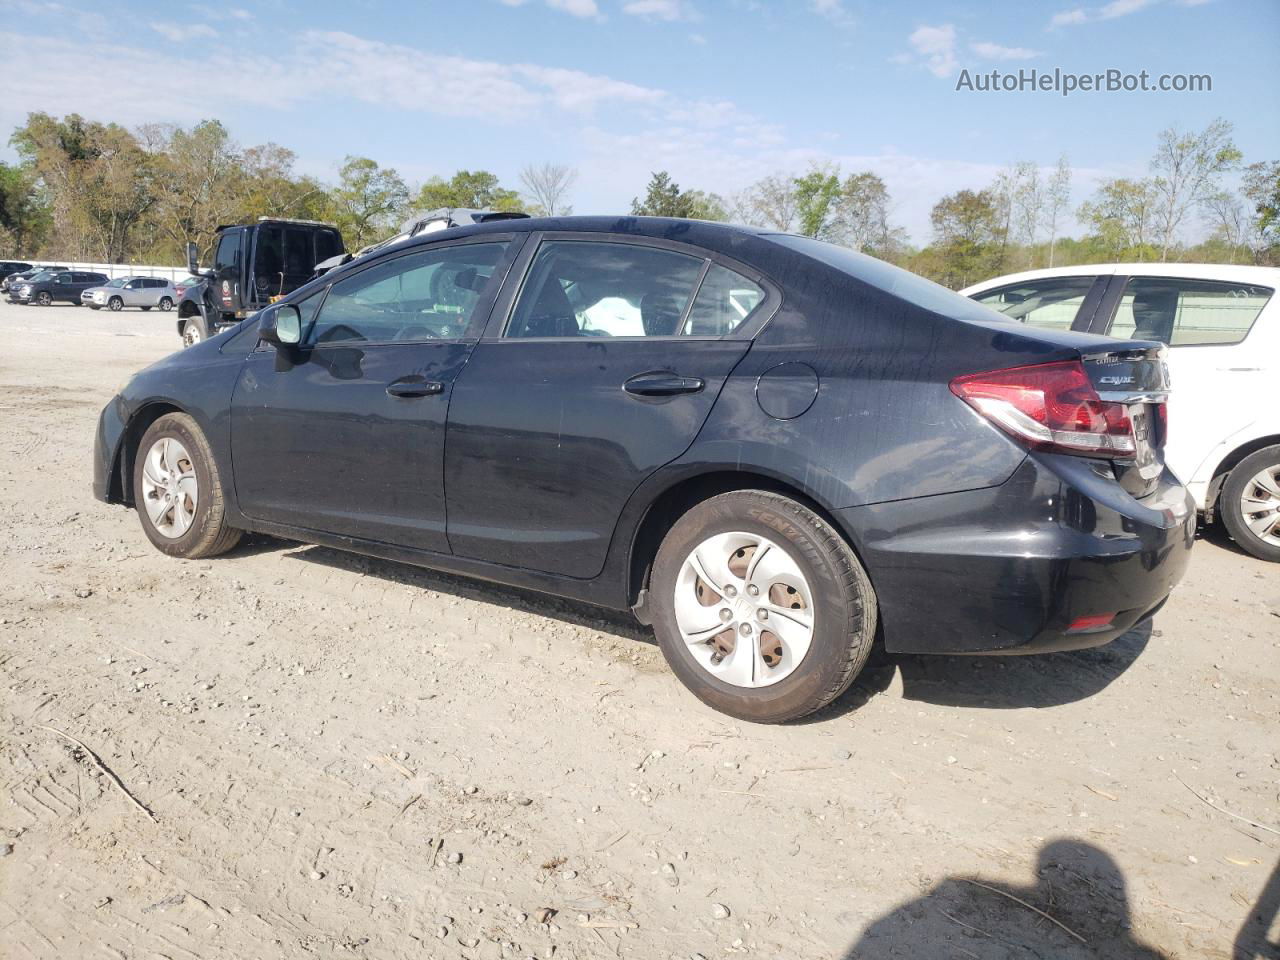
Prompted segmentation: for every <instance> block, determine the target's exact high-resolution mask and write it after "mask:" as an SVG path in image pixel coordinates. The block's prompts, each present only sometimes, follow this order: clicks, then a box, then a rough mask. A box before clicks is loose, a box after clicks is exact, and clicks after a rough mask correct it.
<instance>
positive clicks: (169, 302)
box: [146, 297, 173, 313]
mask: <svg viewBox="0 0 1280 960" xmlns="http://www.w3.org/2000/svg"><path fill="white" fill-rule="evenodd" d="M158 306H159V307H160V309H161V310H163V311H164V312H165V313H168V312H169V311H170V310H172V309H173V298H172V297H161V298H160V303H159V304H158ZM146 309H148V310H149V309H151V308H150V307H147V308H146Z"/></svg>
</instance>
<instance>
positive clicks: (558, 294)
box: [506, 240, 705, 337]
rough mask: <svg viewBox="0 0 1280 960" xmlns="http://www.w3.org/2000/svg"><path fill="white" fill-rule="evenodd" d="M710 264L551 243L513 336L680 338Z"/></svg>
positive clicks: (520, 306) (623, 246) (641, 250)
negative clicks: (695, 291)
mask: <svg viewBox="0 0 1280 960" xmlns="http://www.w3.org/2000/svg"><path fill="white" fill-rule="evenodd" d="M704 263H705V261H704V260H702V259H700V258H698V257H691V256H688V255H687V254H683V253H673V252H671V251H669V250H660V249H658V248H655V247H648V246H640V245H639V244H628V243H610V242H597V241H584V240H549V241H547V242H545V243H543V244H542V245H541V246H540V247H539V248H538V253H537V255H536V256H535V257H534V260H533V264H532V266H531V267H530V268H529V278H528V280H527V281H526V282H525V285H524V288H523V289H522V290H521V292H520V299H519V300H518V301H517V302H516V308H515V312H514V313H513V314H512V316H511V322H510V323H509V324H508V326H507V333H506V335H507V336H508V337H674V336H679V335H680V329H681V326H682V324H681V321H682V320H683V319H684V316H685V311H686V309H687V308H688V306H689V301H690V298H692V296H693V293H694V287H695V286H696V285H697V282H698V277H699V276H701V274H702V267H703V264H704Z"/></svg>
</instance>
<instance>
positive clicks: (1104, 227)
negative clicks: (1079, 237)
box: [1076, 178, 1161, 260]
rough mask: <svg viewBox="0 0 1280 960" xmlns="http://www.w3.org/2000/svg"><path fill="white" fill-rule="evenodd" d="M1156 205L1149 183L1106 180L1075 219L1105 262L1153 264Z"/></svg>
mask: <svg viewBox="0 0 1280 960" xmlns="http://www.w3.org/2000/svg"><path fill="white" fill-rule="evenodd" d="M1160 203H1161V199H1160V196H1159V194H1158V192H1157V190H1156V187H1155V185H1154V184H1153V183H1152V182H1151V181H1150V180H1127V179H1124V178H1119V179H1115V180H1106V181H1104V182H1103V183H1102V184H1100V185H1099V187H1098V190H1097V192H1096V193H1095V194H1094V195H1093V199H1091V200H1089V201H1087V202H1086V203H1084V204H1082V205H1081V206H1080V209H1079V210H1078V211H1077V212H1076V217H1077V219H1079V221H1080V222H1081V223H1083V224H1085V225H1087V227H1088V228H1089V230H1090V238H1091V239H1092V240H1093V242H1094V243H1095V244H1096V245H1097V246H1098V248H1099V249H1100V250H1102V251H1103V253H1104V255H1105V256H1106V258H1107V259H1114V260H1153V259H1155V258H1156V257H1158V256H1159V255H1160V249H1159V247H1157V246H1155V241H1156V240H1157V239H1158V237H1159V236H1160V234H1161V227H1160V224H1159V208H1160Z"/></svg>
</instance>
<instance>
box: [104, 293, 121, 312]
mask: <svg viewBox="0 0 1280 960" xmlns="http://www.w3.org/2000/svg"><path fill="white" fill-rule="evenodd" d="M107 309H109V310H110V311H111V312H112V313H116V312H118V311H120V310H123V309H124V301H123V300H121V299H120V298H119V297H112V298H111V299H110V300H108V301H107Z"/></svg>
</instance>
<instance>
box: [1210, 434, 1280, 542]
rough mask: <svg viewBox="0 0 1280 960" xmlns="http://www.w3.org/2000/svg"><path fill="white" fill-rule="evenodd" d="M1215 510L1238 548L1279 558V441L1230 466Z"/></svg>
mask: <svg viewBox="0 0 1280 960" xmlns="http://www.w3.org/2000/svg"><path fill="white" fill-rule="evenodd" d="M1218 511H1219V512H1220V513H1221V514H1222V522H1223V523H1224V524H1226V527H1227V530H1228V531H1229V532H1230V534H1231V538H1232V539H1233V540H1235V542H1236V544H1237V545H1238V546H1239V547H1240V548H1241V549H1242V550H1247V551H1248V552H1249V553H1251V554H1253V555H1254V556H1255V557H1258V558H1260V559H1262V560H1272V561H1280V445H1276V446H1273V447H1264V448H1262V449H1261V450H1258V451H1257V452H1255V453H1251V454H1249V456H1247V457H1245V458H1244V459H1243V460H1241V461H1240V462H1239V463H1237V464H1236V465H1235V467H1233V468H1232V470H1231V474H1230V475H1229V476H1228V477H1227V482H1226V483H1224V484H1223V485H1222V492H1221V493H1220V494H1219V495H1218Z"/></svg>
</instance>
